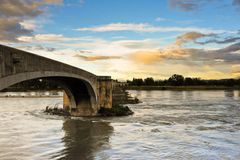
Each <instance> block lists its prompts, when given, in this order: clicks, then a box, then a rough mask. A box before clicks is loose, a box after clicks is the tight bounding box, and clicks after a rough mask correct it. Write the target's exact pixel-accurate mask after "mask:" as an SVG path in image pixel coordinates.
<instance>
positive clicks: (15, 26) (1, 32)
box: [0, 17, 33, 42]
mask: <svg viewBox="0 0 240 160" xmlns="http://www.w3.org/2000/svg"><path fill="white" fill-rule="evenodd" d="M0 24H1V25H0V41H5V42H9V41H17V39H16V38H17V37H18V36H21V35H31V34H32V32H33V31H32V30H30V29H25V28H23V27H22V26H21V24H20V23H19V20H18V19H13V18H10V19H8V18H1V17H0Z"/></svg>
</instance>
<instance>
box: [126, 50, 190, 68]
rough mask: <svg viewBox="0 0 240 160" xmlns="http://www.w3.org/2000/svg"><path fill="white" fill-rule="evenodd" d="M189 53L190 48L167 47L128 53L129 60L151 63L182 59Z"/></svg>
mask: <svg viewBox="0 0 240 160" xmlns="http://www.w3.org/2000/svg"><path fill="white" fill-rule="evenodd" d="M190 54H191V49H184V48H171V49H169V48H167V49H154V50H143V51H141V50H140V51H137V52H134V53H131V54H129V57H130V59H131V60H133V61H134V62H136V63H142V64H153V63H157V62H161V61H163V60H169V59H175V60H176V59H183V58H186V57H188V56H189V55H190Z"/></svg>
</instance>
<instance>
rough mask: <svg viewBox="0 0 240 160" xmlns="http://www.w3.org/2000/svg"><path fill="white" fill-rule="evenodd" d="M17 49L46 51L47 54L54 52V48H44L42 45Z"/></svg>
mask: <svg viewBox="0 0 240 160" xmlns="http://www.w3.org/2000/svg"><path fill="white" fill-rule="evenodd" d="M17 48H18V49H23V50H26V51H36V50H37V51H47V52H53V51H56V48H53V47H45V46H42V45H36V46H18V47H17Z"/></svg>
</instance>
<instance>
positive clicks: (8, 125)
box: [0, 91, 240, 160]
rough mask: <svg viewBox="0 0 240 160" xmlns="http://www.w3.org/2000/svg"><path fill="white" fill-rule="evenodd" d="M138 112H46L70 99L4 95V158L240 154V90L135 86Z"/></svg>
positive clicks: (0, 117) (0, 133) (100, 159)
mask: <svg viewBox="0 0 240 160" xmlns="http://www.w3.org/2000/svg"><path fill="white" fill-rule="evenodd" d="M130 93H131V94H132V95H133V96H137V97H138V98H139V99H140V100H141V101H142V103H140V104H136V105H129V107H130V108H131V109H132V110H133V111H134V112H135V114H134V115H133V116H129V117H117V118H63V117H59V116H51V115H46V114H44V113H43V109H44V108H45V106H47V105H50V106H53V105H55V104H61V103H62V98H59V97H53V98H49V97H42V98H19V97H18V98H3V97H2V98H0V159H1V160H33V159H34V160H35V159H37V160H41V159H42V160H46V159H77V160H85V159H89V160H92V159H97V160H107V159H109V160H110V159H124V160H125V159H136V160H148V159H172V160H175V159H209V160H216V159H233V160H235V159H240V91H130Z"/></svg>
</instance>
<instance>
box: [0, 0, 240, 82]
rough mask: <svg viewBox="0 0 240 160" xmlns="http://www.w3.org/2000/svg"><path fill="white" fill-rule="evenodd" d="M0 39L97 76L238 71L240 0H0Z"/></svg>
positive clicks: (228, 74) (230, 74)
mask: <svg viewBox="0 0 240 160" xmlns="http://www.w3.org/2000/svg"><path fill="white" fill-rule="evenodd" d="M0 44H3V45H8V46H11V47H15V48H18V49H21V50H25V51H28V52H31V53H34V54H37V55H41V56H44V57H48V58H51V59H55V60H58V61H61V62H64V63H67V64H70V65H73V66H76V67H79V68H81V69H84V70H87V71H89V72H92V73H94V74H96V75H110V76H112V78H114V79H119V80H127V79H132V78H133V77H135V78H146V77H153V78H155V79H166V78H168V77H170V76H171V75H173V74H181V75H183V76H184V77H199V78H202V79H224V78H238V77H240V0H1V4H0Z"/></svg>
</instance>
